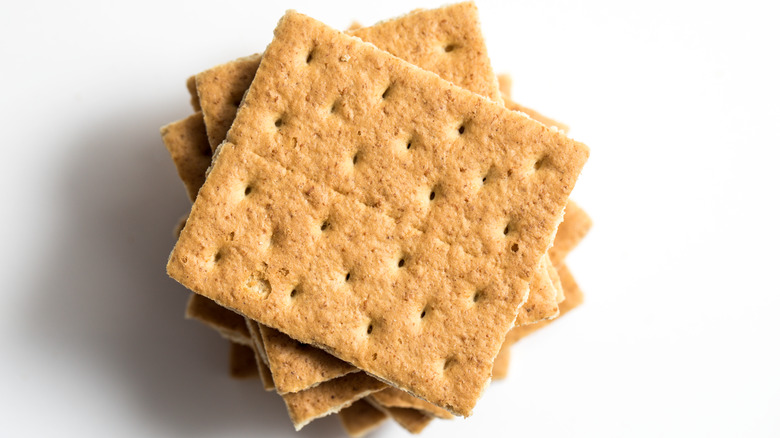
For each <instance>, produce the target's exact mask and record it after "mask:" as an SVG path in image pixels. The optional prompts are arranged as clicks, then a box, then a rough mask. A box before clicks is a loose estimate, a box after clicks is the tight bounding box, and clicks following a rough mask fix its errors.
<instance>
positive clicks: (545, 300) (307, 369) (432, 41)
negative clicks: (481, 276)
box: [188, 2, 558, 392]
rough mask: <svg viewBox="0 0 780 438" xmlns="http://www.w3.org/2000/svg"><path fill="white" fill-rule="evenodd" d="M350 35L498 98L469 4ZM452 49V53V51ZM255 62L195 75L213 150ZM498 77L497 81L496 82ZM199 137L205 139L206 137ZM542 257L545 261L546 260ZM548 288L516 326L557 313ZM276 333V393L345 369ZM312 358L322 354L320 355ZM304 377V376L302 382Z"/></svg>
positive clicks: (540, 273) (542, 275)
mask: <svg viewBox="0 0 780 438" xmlns="http://www.w3.org/2000/svg"><path fill="white" fill-rule="evenodd" d="M359 28H360V26H353V27H351V28H350V30H352V31H354V30H356V29H359ZM348 33H349V32H348ZM353 35H355V36H359V37H360V38H361V39H363V40H364V41H366V42H370V43H372V44H374V45H376V46H377V47H378V48H380V49H382V50H385V51H388V52H389V53H391V54H393V55H395V56H398V57H399V58H401V59H404V60H406V61H410V62H412V63H413V64H415V65H417V66H419V67H421V68H424V69H426V70H430V71H432V72H434V73H436V74H438V75H439V76H441V77H442V78H445V79H447V80H450V81H451V82H453V83H454V84H455V85H459V86H461V87H463V88H466V89H468V90H470V91H474V92H476V93H478V94H482V95H484V96H486V97H489V98H491V99H492V100H497V99H498V93H497V91H496V85H497V84H496V81H495V79H494V78H495V76H494V74H493V71H492V68H491V66H490V62H489V59H488V57H487V49H486V46H485V43H484V39H483V37H482V33H481V30H480V26H479V19H478V14H477V9H476V6H475V5H474V4H473V3H471V2H465V3H459V4H455V5H450V6H445V7H442V8H438V9H432V10H417V11H414V12H412V13H410V14H407V15H404V16H402V17H399V18H395V19H391V20H387V21H384V22H382V23H379V24H377V25H375V26H372V27H371V28H366V29H361V30H359V31H358V32H355V33H353ZM455 48H457V50H454V49H455ZM260 60H261V57H260V55H252V56H248V57H245V58H240V59H237V60H235V61H232V62H229V63H226V64H222V65H219V66H217V67H213V68H211V69H209V70H206V71H204V72H202V73H200V74H198V75H197V77H198V79H199V80H198V81H197V82H198V83H197V85H198V87H197V89H198V90H199V92H200V95H201V96H202V98H203V100H204V101H205V102H206V103H205V106H206V108H205V109H204V112H205V115H204V117H205V119H206V120H208V121H209V123H207V126H209V128H210V132H211V133H212V134H213V137H212V139H211V140H212V143H213V144H214V146H215V147H216V146H217V145H218V144H219V143H221V142H222V141H223V140H224V138H225V136H226V134H227V131H228V129H229V127H230V125H231V124H232V122H233V119H234V118H235V114H236V111H237V109H238V105H239V104H240V101H241V100H242V98H243V96H244V93H245V91H246V90H247V89H248V88H249V86H250V85H251V81H252V79H253V78H254V75H255V72H256V70H257V67H258V66H259V64H260ZM500 79H501V78H500V77H499V81H498V82H500ZM194 82H195V76H193V77H191V78H190V80H188V88H190V91H191V93H192V91H193V88H192V87H194V86H195V85H194ZM193 97H194V99H195V100H197V99H198V93H197V92H196V93H194V94H193ZM198 108H200V106H198ZM201 122H202V119H201ZM543 123H544V121H543ZM203 137H204V138H205V135H203ZM204 169H205V168H204ZM204 174H205V172H204V171H202V172H201V183H200V184H198V185H197V188H200V185H201V184H202V180H203V178H204ZM544 258H545V259H548V257H547V256H545V257H544ZM553 287H554V285H553V283H552V282H551V280H550V276H549V275H547V273H546V271H545V270H543V269H541V270H537V272H536V273H535V275H534V277H533V278H532V281H531V290H530V292H529V296H528V300H527V301H526V302H525V304H523V309H522V310H521V311H520V314H519V315H518V319H517V321H516V324H530V323H534V322H536V321H539V320H541V319H546V318H550V317H554V316H555V315H557V311H558V309H557V304H556V302H555V299H554V296H553V297H551V295H550V292H554V291H553V289H552V288H553ZM276 333H277V334H278V335H279V336H277V337H275V338H274V340H278V341H279V342H278V344H279V345H278V346H282V345H284V346H297V347H295V348H292V349H290V353H292V354H288V355H285V358H284V359H283V360H285V361H287V362H286V363H287V366H285V367H284V370H282V369H280V368H278V367H277V369H276V374H275V375H276V377H278V376H279V373H280V372H282V371H284V375H286V376H289V377H294V380H292V381H293V382H295V386H294V387H288V386H287V385H286V384H285V382H284V379H283V380H282V381H280V380H279V379H276V380H277V381H276V384H277V387H278V388H277V389H279V390H280V391H284V392H288V391H292V392H294V391H295V390H300V389H301V388H303V387H308V386H311V385H316V384H318V383H320V382H321V381H322V379H323V378H324V377H325V376H324V375H322V374H321V373H322V371H323V370H324V369H327V368H328V364H332V363H339V365H338V366H337V367H335V368H334V369H332V370H331V372H332V373H335V375H340V374H342V373H343V372H344V367H343V366H342V365H341V364H343V362H341V361H338V360H337V359H334V358H332V357H331V358H330V359H327V360H312V358H311V357H310V355H308V354H305V353H304V352H305V351H320V352H321V350H318V349H314V348H312V347H308V348H306V347H302V344H300V343H298V342H297V341H294V340H292V339H290V338H289V337H288V336H286V335H283V334H281V333H279V332H276ZM268 341H269V342H266V347H267V349H268V352H267V355H268V358H269V359H270V360H273V359H275V355H276V353H278V352H279V351H281V350H273V351H272V349H271V346H273V345H274V344H275V342H272V341H271V340H268ZM298 347H301V348H302V350H298V349H297V348H298ZM317 354H321V355H324V353H317ZM327 356H328V355H324V356H323V357H327ZM334 361H336V362H334ZM353 370H354V368H353ZM305 376H308V377H309V378H308V379H307V378H306V377H305ZM317 376H319V377H317ZM315 377H316V378H315Z"/></svg>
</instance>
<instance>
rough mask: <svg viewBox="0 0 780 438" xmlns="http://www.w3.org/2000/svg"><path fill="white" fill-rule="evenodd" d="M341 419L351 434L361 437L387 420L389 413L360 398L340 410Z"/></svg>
mask: <svg viewBox="0 0 780 438" xmlns="http://www.w3.org/2000/svg"><path fill="white" fill-rule="evenodd" d="M339 419H341V424H342V425H343V426H344V430H346V431H347V434H349V436H351V437H352V438H360V437H362V436H365V435H366V434H367V433H369V432H371V431H372V430H374V429H376V428H377V427H379V425H380V424H382V423H383V422H384V421H385V420H387V414H385V413H384V412H382V411H380V410H379V409H377V408H375V407H374V406H372V405H371V403H368V402H367V401H365V400H358V401H356V402H355V403H352V405H351V406H347V407H346V408H344V409H342V410H340V411H339Z"/></svg>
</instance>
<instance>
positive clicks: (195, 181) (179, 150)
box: [160, 112, 211, 201]
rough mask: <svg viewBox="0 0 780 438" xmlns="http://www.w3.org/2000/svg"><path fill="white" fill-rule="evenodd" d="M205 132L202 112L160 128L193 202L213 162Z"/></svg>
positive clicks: (164, 141)
mask: <svg viewBox="0 0 780 438" xmlns="http://www.w3.org/2000/svg"><path fill="white" fill-rule="evenodd" d="M205 133H206V131H205V127H204V125H203V115H202V114H201V113H199V112H198V113H195V114H193V115H191V116H189V117H187V118H186V119H182V120H179V121H177V122H173V123H170V124H168V125H165V126H163V127H162V128H160V134H161V135H162V139H163V143H164V144H165V147H166V148H167V149H168V152H169V153H170V154H171V158H172V159H173V162H174V164H175V165H176V170H177V171H178V172H179V177H180V178H181V180H182V182H184V186H185V188H186V189H187V194H188V195H189V197H190V200H192V201H194V200H195V197H196V196H198V190H199V189H200V187H201V186H202V185H203V182H204V181H205V180H206V169H208V167H209V166H210V165H211V150H210V149H209V145H208V142H207V141H206V137H205V135H204V134H205Z"/></svg>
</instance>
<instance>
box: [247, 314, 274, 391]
mask: <svg viewBox="0 0 780 438" xmlns="http://www.w3.org/2000/svg"><path fill="white" fill-rule="evenodd" d="M246 325H247V330H249V337H250V338H251V339H252V344H251V345H252V350H253V351H254V353H255V362H257V368H258V371H259V374H260V380H262V381H263V389H265V390H266V391H275V390H276V384H275V383H274V376H273V374H272V373H271V369H270V368H268V357H266V354H265V346H264V345H263V337H262V336H260V329H259V328H258V325H257V323H255V322H254V321H252V320H250V319H247V320H246Z"/></svg>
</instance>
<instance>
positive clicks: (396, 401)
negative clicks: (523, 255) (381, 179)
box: [162, 3, 590, 436]
mask: <svg viewBox="0 0 780 438" xmlns="http://www.w3.org/2000/svg"><path fill="white" fill-rule="evenodd" d="M446 23H450V24H453V23H454V26H447V25H446ZM399 29H402V30H403V32H399ZM415 30H417V32H416V33H415V32H414V31H415ZM352 32H353V34H356V35H357V36H359V37H360V38H362V39H364V40H366V41H370V42H372V43H374V44H375V45H376V46H377V47H379V48H380V49H383V50H386V51H388V52H390V53H391V54H394V55H396V56H398V57H400V58H402V59H406V60H408V61H410V62H412V63H414V64H417V65H418V66H420V67H423V68H426V69H429V70H431V71H434V72H436V73H437V74H439V75H440V76H441V77H443V78H444V79H447V80H450V81H452V82H454V83H456V84H459V85H461V86H463V87H464V88H467V89H470V90H472V91H474V92H477V93H481V94H484V95H486V96H488V97H491V98H496V99H498V97H497V96H498V83H497V81H496V80H495V77H494V76H493V74H492V70H491V69H490V67H489V61H488V60H487V57H486V56H485V53H486V51H485V50H484V46H483V44H484V43H483V41H482V38H481V35H479V29H478V22H477V21H476V11H475V8H474V7H473V4H469V3H466V4H460V5H453V6H450V7H446V8H441V9H439V10H432V11H418V12H415V13H412V14H409V15H407V16H405V17H401V18H399V19H396V20H390V21H388V22H384V23H382V24H381V25H378V26H374V27H370V28H363V29H362V30H360V29H353V30H352ZM402 35H403V37H405V38H406V39H404V38H403V37H401V36H402ZM399 41H401V43H400V44H399ZM442 41H456V42H457V43H449V44H447V45H445V47H444V49H445V50H444V53H452V54H454V55H455V56H461V57H462V59H457V58H456V57H453V56H450V59H449V61H450V63H446V62H445V63H443V62H442V59H441V57H442V55H441V54H439V53H438V52H435V51H434V50H420V48H421V47H425V46H426V45H431V47H433V46H436V47H438V45H439V44H441V42H442ZM447 49H449V50H447ZM455 49H458V50H455ZM468 49H473V50H472V52H469V50H468ZM315 53H316V50H315V51H312V52H311V53H310V54H309V57H310V58H311V57H312V56H313V54H315ZM346 58H347V60H348V58H349V56H348V55H347V57H346ZM261 59H262V58H261V57H260V56H253V57H248V58H243V59H241V60H237V61H234V62H232V63H229V64H225V65H223V66H219V67H216V68H214V69H210V70H207V71H206V72H204V73H202V74H199V75H196V76H195V77H193V78H194V79H193V78H191V79H190V80H188V81H187V86H188V89H189V90H190V92H191V94H192V104H193V108H194V109H195V110H196V111H198V112H196V113H195V114H193V115H192V116H190V117H188V118H187V119H184V120H182V121H180V122H176V123H173V124H171V125H168V126H166V127H164V128H163V130H162V134H163V140H164V143H165V144H166V146H167V147H168V149H169V151H170V152H171V156H172V158H173V160H174V162H175V163H176V166H177V169H178V171H179V174H180V176H181V177H182V180H183V181H184V183H185V186H186V188H187V191H188V193H189V195H190V198H191V199H193V200H195V199H196V197H197V194H198V190H199V188H200V187H201V186H202V184H203V182H204V180H205V176H206V168H207V167H208V166H209V164H210V163H211V158H212V147H213V148H216V146H217V145H218V144H219V143H220V142H222V140H223V139H224V138H225V134H226V133H227V131H228V129H229V128H230V125H231V124H232V121H233V118H234V117H235V115H236V108H237V107H238V106H239V105H240V103H241V98H242V97H243V96H244V93H245V92H246V90H247V88H248V87H249V85H250V83H251V82H252V78H253V77H254V76H255V75H254V72H255V70H256V69H257V67H258V64H259V63H260V60H261ZM453 60H454V61H456V62H455V63H453V62H452V61H453ZM306 62H307V63H308V62H309V60H308V59H307V61H306ZM474 78H477V79H474ZM499 79H502V78H499ZM498 82H501V85H504V86H505V87H504V88H503V89H502V91H503V92H504V99H503V100H504V104H505V105H506V107H507V108H509V109H512V110H515V111H520V112H523V113H524V114H528V115H529V116H531V117H533V118H534V119H536V120H538V121H540V122H542V123H545V124H547V125H548V126H555V127H557V128H560V129H563V130H565V129H566V127H565V125H562V124H560V123H558V122H555V121H553V120H552V119H549V118H546V117H544V116H542V115H540V114H538V113H536V112H534V111H532V110H529V109H527V108H525V107H522V106H520V105H518V104H515V103H514V102H512V101H511V100H510V99H509V90H508V88H507V87H506V85H507V84H508V82H507V81H506V78H503V80H500V81H498ZM391 88H392V86H391V87H389V88H388V89H387V90H386V91H385V94H387V93H389V92H390V90H391ZM215 96H216V97H215ZM382 97H383V98H384V97H385V95H384V94H383V96H382ZM338 105H339V102H336V103H335V104H334V106H333V110H332V111H334V112H335V111H336V109H337V107H338ZM279 120H281V119H279ZM277 122H278V121H277ZM461 129H462V128H461ZM461 133H462V131H461ZM411 144H412V143H411V142H410V143H409V146H408V148H409V147H411ZM210 146H211V147H210ZM357 157H358V156H357V155H356V156H355V160H357ZM486 178H487V177H486ZM486 178H484V179H483V183H484V182H485V179H486ZM589 227H590V220H589V219H588V218H587V215H585V214H584V212H583V211H582V210H581V209H579V208H578V207H577V206H576V205H575V204H574V203H572V202H569V205H568V207H567V209H566V215H565V219H564V221H563V223H562V224H561V225H560V227H559V229H558V234H557V236H556V237H555V244H554V246H553V247H552V249H550V252H549V259H548V258H547V256H545V260H547V262H543V263H542V269H541V270H540V271H539V272H540V273H539V274H538V275H537V277H536V278H537V279H539V281H538V282H537V283H538V285H542V286H539V287H537V288H536V289H534V288H532V289H531V293H530V294H529V295H528V300H527V301H526V303H525V304H524V306H523V310H522V311H521V314H520V315H518V317H517V326H516V327H515V328H513V329H512V330H511V331H510V332H509V334H508V335H507V338H506V341H505V342H504V344H503V347H502V348H501V349H500V351H499V352H498V354H497V356H496V358H495V361H494V362H493V378H494V379H496V378H501V377H503V376H505V375H506V370H507V368H508V362H509V351H508V346H510V345H511V344H512V343H514V342H516V341H517V340H519V339H520V338H521V337H522V336H524V335H525V334H527V333H529V332H530V331H533V330H534V329H537V328H538V327H541V326H543V325H545V324H546V323H549V320H550V319H552V318H555V317H556V316H558V315H559V314H563V313H565V312H566V311H568V310H569V309H571V308H573V307H574V306H576V305H577V304H579V302H580V301H581V294H579V289H578V288H577V287H576V283H574V282H573V278H571V276H570V274H569V273H568V270H567V269H566V268H565V266H563V264H562V262H563V257H564V256H565V255H566V253H568V251H570V250H571V249H572V248H573V247H574V246H575V245H576V243H577V242H579V240H580V239H581V238H582V237H583V236H584V234H585V233H586V232H587V229H588V228H589ZM508 230H509V227H508V226H507V227H506V229H505V230H504V234H507V232H508ZM553 267H554V268H553ZM556 269H557V270H556ZM347 278H349V277H347ZM542 278H543V280H541V279H542ZM532 284H534V283H533V282H532ZM564 298H565V299H564ZM186 314H187V316H188V317H190V318H194V319H198V320H200V321H202V322H204V323H206V324H208V325H209V326H211V327H213V328H215V329H216V330H217V331H218V332H219V333H220V334H221V335H222V336H224V337H225V338H227V339H229V340H230V341H231V342H232V344H231V345H232V346H231V356H230V359H231V360H230V363H231V374H232V375H234V376H236V377H257V376H258V375H259V376H260V377H261V378H262V379H263V382H264V384H265V387H266V389H274V388H275V389H276V390H277V391H278V392H279V393H280V394H281V395H282V398H283V399H284V401H285V403H286V404H287V407H288V411H289V413H290V417H291V419H292V420H293V423H294V425H295V427H296V429H298V428H300V427H302V426H304V425H305V424H307V423H308V422H310V421H311V420H313V419H315V418H319V417H321V416H324V415H327V414H329V413H332V412H335V411H339V412H340V417H341V419H342V421H343V423H344V426H345V428H346V429H347V431H348V432H349V433H350V434H351V435H353V436H354V435H359V434H361V433H365V432H367V431H369V430H371V429H372V428H373V427H375V426H376V425H378V424H379V423H381V421H383V420H384V419H385V418H387V416H389V417H390V418H393V419H394V420H396V421H397V422H398V423H399V424H401V425H402V426H403V427H404V428H406V429H407V430H409V431H410V432H413V433H417V432H419V431H421V430H422V429H423V428H424V427H425V426H426V425H427V424H428V423H429V422H430V421H431V420H432V419H433V418H434V417H439V418H451V414H450V413H449V412H447V411H446V410H444V409H442V408H441V407H437V406H435V405H433V404H430V403H428V402H426V401H423V400H421V399H418V398H415V397H413V396H411V395H409V394H408V393H406V392H404V391H400V390H398V389H396V388H393V387H388V386H387V385H386V384H385V383H382V382H379V381H377V380H376V379H373V378H371V377H369V376H368V375H366V374H365V373H363V372H360V371H359V370H358V369H357V368H355V367H353V366H352V365H350V364H347V363H344V362H343V361H341V360H339V359H336V358H334V357H333V356H330V355H329V354H327V353H324V352H323V351H322V350H319V349H317V348H314V347H311V346H307V345H305V344H301V343H299V342H297V341H295V340H293V339H291V338H289V337H287V335H285V334H283V333H281V332H278V331H276V330H274V329H271V328H269V327H266V326H263V325H258V324H257V323H256V322H254V321H251V320H249V319H247V320H246V321H245V320H244V317H243V316H241V315H239V314H237V313H234V312H233V311H231V310H228V309H225V308H224V307H222V306H220V305H218V304H216V303H215V302H213V301H211V300H210V299H208V298H205V297H203V296H201V295H193V296H192V297H191V299H190V301H189V303H188V306H187V313H186ZM422 315H423V316H424V315H425V310H423V314H422ZM369 330H370V328H369ZM264 341H265V342H264ZM252 368H254V370H252ZM291 377H295V378H291Z"/></svg>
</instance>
